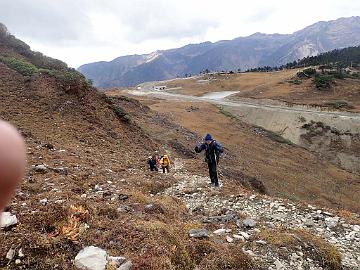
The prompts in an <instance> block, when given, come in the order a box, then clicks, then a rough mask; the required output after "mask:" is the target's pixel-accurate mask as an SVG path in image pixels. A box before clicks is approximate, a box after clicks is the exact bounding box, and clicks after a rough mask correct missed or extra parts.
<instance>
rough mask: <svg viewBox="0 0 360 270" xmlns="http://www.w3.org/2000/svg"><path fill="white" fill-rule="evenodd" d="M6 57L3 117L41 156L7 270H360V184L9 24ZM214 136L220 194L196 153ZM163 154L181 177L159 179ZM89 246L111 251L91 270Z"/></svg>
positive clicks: (2, 264)
mask: <svg viewBox="0 0 360 270" xmlns="http://www.w3.org/2000/svg"><path fill="white" fill-rule="evenodd" d="M0 56H1V63H0V118H1V119H4V120H6V121H9V122H11V123H12V124H14V125H15V126H16V127H18V129H19V130H20V131H21V133H22V135H23V136H24V138H25V140H26V143H27V155H28V166H27V173H26V176H25V177H24V179H23V183H22V185H21V188H20V189H19V190H17V192H16V195H15V197H14V198H13V200H12V201H11V202H10V203H9V205H8V207H7V208H6V209H5V211H7V213H11V214H12V215H16V217H17V223H15V224H12V225H9V226H3V225H2V228H1V229H0V242H1V246H0V268H2V269H39V270H48V269H89V270H93V269H102V270H105V267H106V269H121V270H124V269H201V270H210V269H219V270H222V269H233V270H235V269H236V270H239V269H244V270H250V269H251V270H256V269H259V270H260V269H261V270H265V269H270V268H274V269H281V268H285V269H286V268H288V269H290V268H291V267H292V266H294V265H295V266H296V267H298V266H299V267H303V268H302V269H304V268H305V269H306V268H309V269H321V268H322V269H340V268H342V267H343V268H344V269H349V270H355V269H358V267H359V265H360V261H359V260H358V257H359V256H360V246H359V244H358V243H359V241H358V240H359V237H360V236H359V233H360V232H359V230H360V228H359V226H358V225H357V224H359V218H360V217H359V215H358V214H356V212H358V211H359V205H358V203H357V198H358V196H357V194H358V193H359V191H358V188H359V185H358V182H357V179H358V178H357V176H356V175H354V174H351V173H348V172H346V171H344V170H341V169H339V168H338V167H336V166H334V165H332V164H330V163H329V162H327V161H326V160H319V159H317V157H316V156H315V155H313V154H311V153H309V152H308V151H306V150H304V149H302V148H298V147H295V146H291V145H287V144H281V143H279V142H276V141H273V140H271V139H270V138H268V137H267V136H265V135H264V134H262V133H258V132H257V131H256V129H254V128H253V127H251V126H249V125H246V124H244V123H242V122H238V121H236V120H234V119H232V118H230V117H227V116H225V115H224V114H223V113H221V112H219V111H218V109H217V108H216V107H214V106H211V105H209V104H199V107H198V109H193V110H190V112H189V116H187V117H183V115H184V112H185V111H186V110H185V109H189V104H188V103H180V104H176V103H169V102H166V101H164V100H158V99H156V100H151V99H150V100H142V99H139V100H135V99H132V98H129V97H127V96H123V95H117V94H115V95H104V94H102V93H100V92H99V91H97V90H96V89H95V88H93V87H91V86H90V84H89V82H88V81H87V80H86V79H85V78H84V77H83V76H82V75H81V74H79V73H77V72H76V71H74V70H72V69H68V68H67V67H66V65H65V64H64V63H62V62H61V61H58V60H54V59H51V58H48V57H46V56H43V55H42V54H40V53H35V52H32V51H31V50H30V49H29V47H28V46H27V45H26V44H24V43H23V42H21V41H20V40H18V39H16V38H15V37H13V36H11V35H10V34H9V33H7V31H6V28H5V27H2V32H1V35H0ZM165 105H166V106H165ZM184 106H185V109H184ZM171 108H172V109H174V113H173V114H171V113H170V112H172V111H171ZM207 117H209V119H216V122H215V123H214V122H212V121H205V122H206V123H207V125H206V126H205V125H202V124H201V123H203V122H204V120H206V118H207ZM224 124H225V125H227V126H229V127H231V129H229V131H228V132H229V133H224V134H223V135H221V134H222V130H223V128H222V127H223V126H221V125H224ZM199 127H200V128H199ZM205 130H206V132H207V131H208V130H211V131H213V133H214V135H215V136H217V137H218V138H219V139H220V140H221V142H222V143H223V145H224V147H225V150H226V155H225V156H224V158H223V159H222V160H221V166H222V167H221V170H222V171H221V183H222V187H221V188H220V189H218V190H217V189H214V188H211V187H210V186H209V185H208V184H207V181H208V179H207V172H206V168H205V165H204V164H203V156H202V155H199V156H195V154H194V152H193V146H194V145H195V144H196V143H197V142H198V141H199V140H200V139H201V137H202V135H203V134H204V133H205ZM235 134H241V136H236V135H235ZM234 135H235V136H234ZM242 146H244V148H242ZM155 150H159V151H160V153H163V152H165V151H167V152H168V153H169V154H170V156H171V158H172V160H173V161H174V162H173V163H174V164H173V166H172V168H171V173H170V174H165V175H163V174H158V173H151V172H149V171H148V170H147V166H146V161H147V157H148V156H149V155H151V154H153V153H154V152H155ZM239 164H240V165H239ZM259 168H263V170H259ZM274 168H276V169H274ZM304 183H306V187H305V188H304ZM339 187H341V188H339ZM310 191H311V192H310ZM274 196H277V197H274ZM309 203H311V204H312V205H309ZM2 224H3V223H2ZM334 238H335V240H334ZM89 246H95V247H98V248H99V249H95V253H96V254H93V256H94V260H93V261H91V262H89V261H88V262H87V265H88V266H87V268H84V267H82V268H81V267H80V266H79V265H81V263H80V262H79V257H78V256H77V255H79V252H80V251H81V250H83V249H84V248H85V247H89ZM280 247H281V248H280ZM100 248H101V249H100ZM294 254H295V255H294ZM107 255H109V256H107ZM120 256H121V257H120ZM106 264H107V266H106ZM95 265H100V266H99V268H94V267H95ZM120 265H121V266H120ZM320 267H321V268H320Z"/></svg>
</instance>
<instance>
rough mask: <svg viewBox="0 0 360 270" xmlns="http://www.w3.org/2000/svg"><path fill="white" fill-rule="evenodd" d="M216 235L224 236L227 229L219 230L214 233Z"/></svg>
mask: <svg viewBox="0 0 360 270" xmlns="http://www.w3.org/2000/svg"><path fill="white" fill-rule="evenodd" d="M213 233H214V234H216V235H222V234H225V233H226V229H218V230H216V231H214V232H213Z"/></svg>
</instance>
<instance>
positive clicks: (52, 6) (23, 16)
mask: <svg viewBox="0 0 360 270" xmlns="http://www.w3.org/2000/svg"><path fill="white" fill-rule="evenodd" d="M81 2H82V1H77V2H76V1H69V0H63V1H47V0H34V1H29V0H2V2H1V8H0V21H1V22H3V23H4V24H5V25H7V26H8V28H9V29H10V31H13V32H14V33H16V34H19V35H21V36H22V37H26V38H28V39H32V40H36V41H38V42H42V43H50V44H59V43H63V42H68V41H77V40H79V39H81V38H82V36H84V35H87V34H89V33H90V32H91V21H90V19H89V18H88V16H87V15H86V14H85V13H83V12H82V8H81Z"/></svg>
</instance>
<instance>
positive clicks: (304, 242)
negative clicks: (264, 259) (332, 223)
mask: <svg viewBox="0 0 360 270" xmlns="http://www.w3.org/2000/svg"><path fill="white" fill-rule="evenodd" d="M257 238H258V239H262V240H265V241H266V242H267V243H269V244H271V245H275V246H279V247H280V246H282V247H286V248H287V249H289V250H296V246H301V247H302V250H303V251H304V252H305V254H306V256H308V257H310V258H312V259H313V260H316V261H318V262H319V263H320V264H321V265H322V266H323V267H326V269H332V270H337V269H341V254H340V252H339V251H338V250H337V248H336V247H334V246H333V245H331V244H330V243H328V242H326V241H325V240H324V239H322V238H320V237H319V236H316V235H314V234H312V233H310V232H308V231H305V230H285V229H282V228H279V229H267V230H263V231H261V232H260V233H259V234H258V235H257Z"/></svg>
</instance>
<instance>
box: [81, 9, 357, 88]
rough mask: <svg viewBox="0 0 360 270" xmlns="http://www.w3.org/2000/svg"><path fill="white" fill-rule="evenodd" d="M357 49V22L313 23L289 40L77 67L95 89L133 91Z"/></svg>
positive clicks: (205, 46) (253, 40)
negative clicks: (140, 86) (141, 85)
mask: <svg viewBox="0 0 360 270" xmlns="http://www.w3.org/2000/svg"><path fill="white" fill-rule="evenodd" d="M357 45H360V17H359V16H357V17H350V18H340V19H337V20H334V21H327V22H318V23H315V24H313V25H310V26H308V27H306V28H304V29H303V30H300V31H297V32H295V33H293V34H289V35H281V34H271V35H268V34H262V33H255V34H253V35H251V36H248V37H239V38H235V39H233V40H226V41H218V42H215V43H211V42H204V43H200V44H190V45H186V46H184V47H181V48H177V49H171V50H164V51H156V52H153V53H151V54H145V55H131V56H122V57H118V58H116V59H114V60H112V61H110V62H96V63H90V64H85V65H82V66H81V67H79V71H80V72H82V73H83V74H84V75H85V76H86V77H87V78H88V79H91V80H92V81H93V82H94V85H95V86H97V87H99V88H107V87H121V86H134V85H137V84H139V83H142V82H146V81H156V80H166V79H171V78H175V77H179V76H180V77H183V76H184V75H185V74H198V73H199V72H201V71H203V70H205V69H209V70H211V71H217V70H237V69H239V68H240V69H241V70H246V69H249V68H254V67H258V66H279V65H283V64H286V63H288V62H291V61H294V60H298V59H302V58H304V57H307V56H314V55H318V54H320V53H323V52H327V51H330V50H333V49H338V48H345V47H351V46H357Z"/></svg>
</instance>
